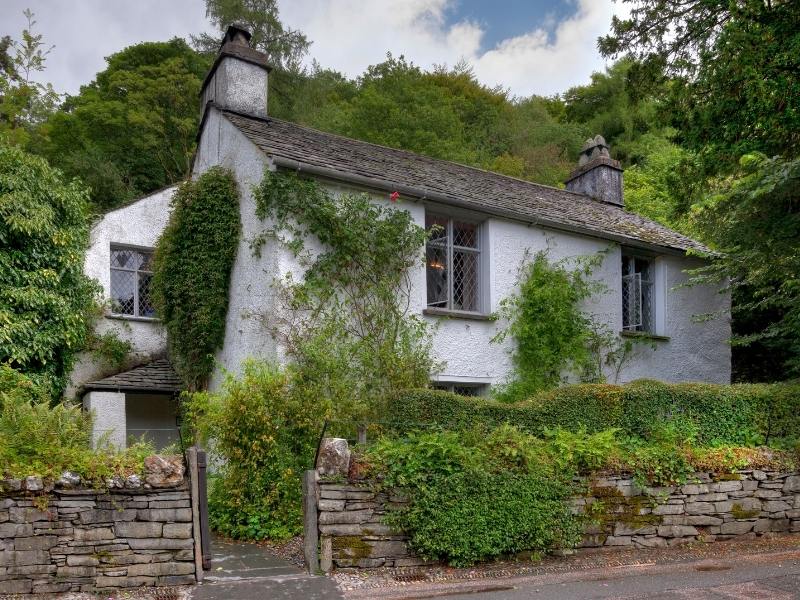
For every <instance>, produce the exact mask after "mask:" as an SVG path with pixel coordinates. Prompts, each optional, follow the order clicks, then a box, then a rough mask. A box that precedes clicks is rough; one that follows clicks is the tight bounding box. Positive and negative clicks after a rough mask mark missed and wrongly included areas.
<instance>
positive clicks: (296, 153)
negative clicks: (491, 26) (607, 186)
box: [221, 110, 708, 252]
mask: <svg viewBox="0 0 800 600" xmlns="http://www.w3.org/2000/svg"><path fill="white" fill-rule="evenodd" d="M221 112H222V113H223V114H224V115H225V117H226V118H227V119H228V120H230V122H231V123H233V125H234V126H236V128H237V129H239V130H240V131H241V132H242V133H243V134H244V135H245V136H246V137H247V138H248V139H250V140H251V141H252V142H253V143H254V144H255V145H256V146H257V147H258V148H260V149H261V150H262V151H263V152H264V153H265V154H267V155H268V156H271V157H279V158H283V159H287V160H290V161H296V162H298V163H302V164H304V165H309V166H311V167H316V168H321V169H326V170H328V171H333V172H336V173H338V174H341V179H342V180H344V181H347V179H348V176H349V175H350V176H353V175H354V176H357V177H362V178H368V179H371V180H375V181H376V182H388V183H390V184H392V183H393V184H396V185H397V186H398V187H400V186H406V187H409V188H414V189H419V190H424V191H427V192H428V193H432V194H435V195H436V196H437V197H445V198H449V199H452V201H453V202H454V203H458V204H459V205H461V206H466V207H468V208H472V209H474V210H477V211H482V212H488V213H493V212H494V213H495V214H500V213H502V214H503V215H508V216H511V217H513V218H518V219H520V220H524V221H527V222H531V223H542V224H543V225H546V226H551V227H559V226H561V227H563V228H564V229H567V230H578V231H586V232H587V233H589V234H593V235H597V236H598V237H601V238H610V239H618V240H619V241H621V242H623V243H624V242H625V241H626V240H629V241H630V242H631V243H633V244H634V245H635V243H636V242H642V243H644V244H646V245H654V246H661V247H665V248H671V249H673V250H679V251H686V250H689V249H694V250H699V251H704V252H706V251H708V248H706V247H705V246H704V245H703V244H701V243H700V242H698V241H696V240H693V239H691V238H689V237H686V236H685V235H682V234H680V233H678V232H677V231H673V230H672V229H669V228H668V227H665V226H663V225H661V224H659V223H656V222H655V221H651V220H650V219H647V218H645V217H642V216H640V215H637V214H634V213H631V212H628V211H626V210H625V209H624V208H622V207H619V206H616V205H613V204H609V203H606V202H601V201H598V200H594V199H592V198H590V197H588V196H585V195H583V194H577V193H574V192H569V191H567V190H563V189H559V188H554V187H549V186H545V185H540V184H536V183H531V182H529V181H524V180H521V179H516V178H513V177H508V176H505V175H500V174H498V173H492V172H490V171H484V170H481V169H477V168H474V167H469V166H466V165H462V164H458V163H454V162H449V161H445V160H440V159H435V158H429V157H427V156H422V155H420V154H414V153H413V152H408V151H405V150H398V149H396V148H389V147H386V146H379V145H377V144H371V143H369V142H363V141H360V140H354V139H350V138H345V137H342V136H339V135H334V134H331V133H325V132H322V131H318V130H315V129H311V128H309V127H304V126H302V125H297V124H295V123H290V122H287V121H282V120H280V119H275V118H272V117H270V118H268V119H261V118H257V117H250V116H246V115H242V114H240V113H235V112H231V111H226V110H222V111H221ZM378 187H380V186H378Z"/></svg>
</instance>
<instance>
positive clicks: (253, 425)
mask: <svg viewBox="0 0 800 600" xmlns="http://www.w3.org/2000/svg"><path fill="white" fill-rule="evenodd" d="M184 408H185V411H186V417H187V419H186V420H187V422H188V423H189V424H190V425H191V426H192V427H194V428H195V434H196V438H197V440H198V441H199V442H201V443H203V444H205V445H206V446H207V447H208V448H209V450H210V451H211V453H212V456H213V457H214V459H215V461H216V462H217V464H219V468H218V472H217V473H216V475H215V477H214V478H213V479H212V481H211V489H210V493H209V517H210V522H211V525H212V527H213V528H214V529H216V530H217V531H219V532H221V533H223V534H225V535H228V536H230V537H233V538H247V539H266V538H270V539H285V538H289V537H291V536H293V535H297V534H299V533H301V532H302V516H303V513H302V490H301V483H300V480H301V474H302V472H303V470H305V469H308V468H309V467H310V466H311V463H312V462H313V459H314V450H315V447H316V443H317V436H318V435H319V430H318V427H319V424H320V423H321V422H322V420H323V419H324V418H325V415H326V412H327V408H326V407H325V406H324V405H323V406H320V405H319V403H318V402H317V400H316V398H311V397H309V396H308V395H306V394H302V393H301V390H300V389H298V387H296V386H295V385H294V382H293V377H292V374H291V372H290V371H284V370H281V369H279V368H278V367H275V366H273V365H270V364H265V363H257V362H247V363H245V364H244V367H243V373H242V375H241V377H239V378H237V377H234V376H233V375H228V376H227V378H226V379H225V382H224V383H223V385H222V389H221V390H220V391H219V392H218V393H210V392H197V393H194V394H190V395H188V396H186V397H185V398H184Z"/></svg>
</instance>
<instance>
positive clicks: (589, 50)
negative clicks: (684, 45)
mask: <svg viewBox="0 0 800 600" xmlns="http://www.w3.org/2000/svg"><path fill="white" fill-rule="evenodd" d="M278 4H279V6H280V15H281V20H282V21H283V22H284V23H285V24H286V25H288V26H289V27H292V28H294V29H299V30H300V31H303V32H304V33H305V34H306V35H307V37H308V39H309V40H311V41H312V42H313V44H312V46H311V49H310V51H309V55H308V57H307V61H308V62H309V63H310V62H311V60H312V59H313V60H316V61H317V62H318V63H319V64H320V65H321V66H323V67H328V68H332V69H336V70H338V71H341V72H343V73H345V74H346V75H348V76H350V77H357V76H358V75H359V74H361V73H362V72H363V71H364V70H365V69H366V67H367V66H369V65H371V64H375V63H378V62H380V61H382V60H384V59H385V58H386V54H387V52H391V53H392V54H393V55H395V56H400V55H403V56H405V57H406V59H408V60H410V61H413V62H414V63H415V64H417V65H419V66H421V67H423V68H430V67H432V66H434V65H442V64H444V65H450V66H452V65H454V64H456V63H457V62H458V61H459V60H461V59H465V60H467V61H468V62H469V63H470V64H471V65H472V67H473V69H474V72H475V75H476V77H477V78H478V79H479V80H480V81H481V82H482V83H484V84H486V85H489V86H497V85H499V86H501V87H503V88H505V89H508V90H509V91H510V92H511V93H512V94H514V95H516V96H528V95H531V94H541V95H551V94H555V93H559V92H563V91H565V90H566V89H568V88H569V87H571V86H573V85H580V84H584V83H587V82H588V81H589V78H590V76H591V74H592V72H593V71H599V70H602V69H603V68H604V67H605V66H606V61H604V60H603V59H602V58H601V57H600V55H599V54H598V52H597V37H598V36H600V35H603V34H605V33H607V32H608V29H609V25H610V22H611V17H612V15H613V14H620V13H621V11H622V10H623V9H624V7H622V6H620V4H619V2H617V3H614V2H612V0H279V2H278ZM25 8H30V9H31V10H32V11H33V12H34V13H35V19H36V21H37V25H36V26H35V28H34V31H35V32H38V33H41V34H42V35H43V36H44V41H45V42H47V43H48V44H51V45H54V46H55V47H54V48H53V50H52V52H51V53H50V55H49V56H48V62H47V71H46V72H45V73H44V74H43V76H42V77H41V79H42V80H44V81H49V82H51V83H53V85H54V87H55V88H56V91H59V92H66V93H71V94H75V93H77V92H78V91H79V89H80V86H81V85H83V84H85V83H88V82H90V81H91V80H92V79H93V78H94V75H95V73H97V72H98V71H100V70H102V69H103V68H104V66H105V61H104V57H106V56H108V55H110V54H112V53H113V52H115V51H117V50H120V49H122V48H124V47H125V46H128V45H130V44H134V43H137V42H141V41H159V40H167V39H170V38H172V37H174V36H179V37H185V38H188V36H189V34H192V33H198V32H201V31H207V32H211V31H212V28H211V26H210V24H209V23H208V21H207V20H206V18H205V4H204V2H203V0H136V1H135V2H131V1H130V0H0V36H3V35H10V36H11V37H12V38H14V39H19V37H20V32H21V31H22V29H23V28H24V27H25V26H26V20H25V17H24V16H23V15H22V11H23V10H24V9H25Z"/></svg>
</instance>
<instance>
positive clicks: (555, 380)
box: [493, 252, 602, 402]
mask: <svg viewBox="0 0 800 600" xmlns="http://www.w3.org/2000/svg"><path fill="white" fill-rule="evenodd" d="M598 258H601V256H600V255H599V256H598ZM598 258H593V259H589V260H587V259H577V260H576V261H573V262H576V263H577V264H575V265H574V266H573V268H571V269H570V268H569V263H568V262H567V261H561V262H558V263H555V264H551V263H550V262H549V261H548V259H547V253H546V252H538V253H536V255H535V256H534V257H533V259H532V260H530V261H527V262H526V264H524V265H523V267H522V269H521V273H520V284H519V292H517V293H516V294H514V295H512V296H509V297H507V298H504V299H503V300H501V302H500V310H499V315H500V316H501V317H503V318H505V319H507V320H508V321H509V323H508V327H507V328H506V329H504V330H502V331H501V332H500V333H499V334H498V335H497V336H495V338H494V340H493V341H496V342H501V341H503V340H504V339H505V338H506V337H511V338H513V340H514V342H515V344H514V350H513V352H512V355H511V356H512V360H513V363H514V375H513V379H512V380H511V381H509V382H508V383H507V384H506V385H505V386H504V387H503V388H501V390H500V391H499V392H498V393H497V396H498V397H499V398H500V399H501V400H504V401H507V402H510V401H515V400H519V399H521V398H527V397H529V396H531V395H532V394H535V393H537V392H539V391H542V390H546V389H550V388H553V387H555V386H556V385H558V384H559V383H560V382H561V381H562V377H563V375H564V374H565V373H566V372H568V371H577V372H584V371H586V369H587V368H589V366H590V365H592V364H594V363H593V361H592V356H591V354H590V351H589V343H590V339H591V338H592V331H593V330H592V327H591V323H592V320H591V318H590V317H588V316H586V315H584V314H583V312H581V303H582V302H583V301H584V300H586V299H587V298H589V297H590V296H591V295H592V294H593V293H595V292H596V291H598V290H599V289H600V288H599V286H598V284H596V283H593V282H592V281H591V280H590V279H589V275H590V274H591V271H592V268H593V267H594V266H595V265H596V263H597V260H598ZM597 345H598V349H599V344H597ZM598 371H600V372H602V371H601V370H600V369H598ZM598 376H599V374H598Z"/></svg>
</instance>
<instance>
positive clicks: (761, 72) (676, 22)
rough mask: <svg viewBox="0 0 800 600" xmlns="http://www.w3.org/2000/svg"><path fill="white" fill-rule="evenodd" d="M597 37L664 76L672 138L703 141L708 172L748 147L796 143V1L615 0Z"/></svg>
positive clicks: (799, 104)
mask: <svg viewBox="0 0 800 600" xmlns="http://www.w3.org/2000/svg"><path fill="white" fill-rule="evenodd" d="M623 1H624V2H626V3H628V4H631V5H633V8H632V12H631V16H630V18H629V19H624V20H622V19H619V18H615V19H614V21H613V24H612V31H611V33H610V34H609V35H607V36H605V37H603V38H601V39H600V41H599V48H600V51H601V53H602V54H603V55H604V56H608V57H614V56H619V55H622V54H627V55H629V56H632V57H634V58H636V59H637V60H638V61H640V62H641V67H640V68H639V69H638V75H640V76H642V77H643V76H645V75H646V76H649V78H650V79H654V78H655V79H658V78H659V77H660V76H663V75H666V76H668V77H671V78H672V81H671V83H670V84H669V86H670V99H671V102H670V105H671V113H672V121H673V124H674V125H675V127H676V128H677V129H678V130H679V132H680V138H679V139H680V141H681V142H682V143H683V144H685V145H686V146H687V147H689V148H691V149H694V150H698V151H702V153H703V155H704V157H705V158H706V160H705V167H706V169H707V171H708V172H709V173H712V174H713V173H716V172H720V171H723V172H724V171H726V170H728V171H730V170H735V169H736V168H737V161H738V158H739V157H740V156H741V155H742V154H744V153H747V152H753V151H760V152H764V153H766V154H768V155H775V154H780V155H782V156H796V155H797V154H798V151H800V133H798V132H800V76H799V75H798V73H800V4H798V3H797V2H795V1H791V0H736V1H732V2H716V1H709V0H684V1H681V2H675V1H674V0H623Z"/></svg>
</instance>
